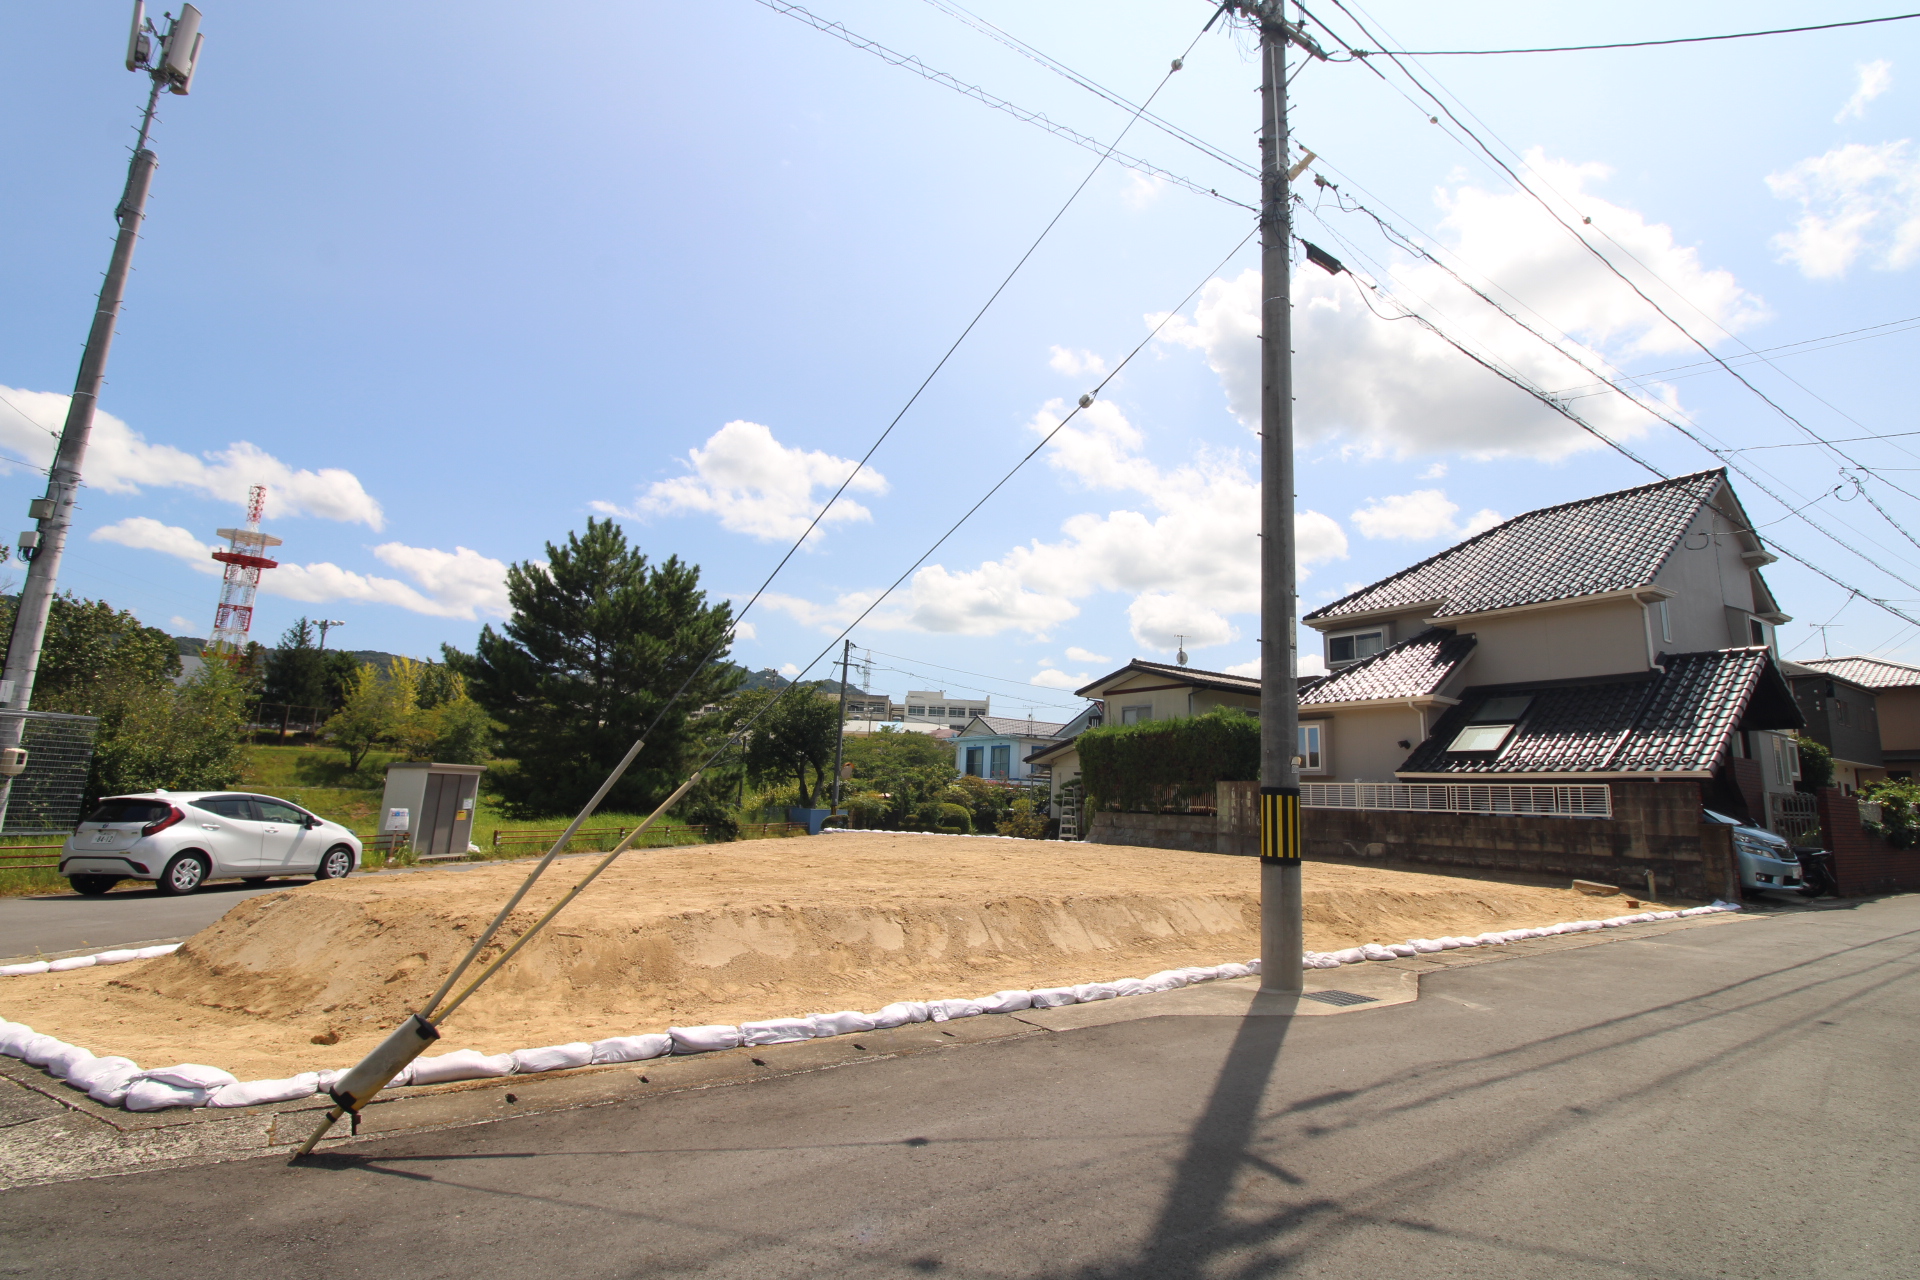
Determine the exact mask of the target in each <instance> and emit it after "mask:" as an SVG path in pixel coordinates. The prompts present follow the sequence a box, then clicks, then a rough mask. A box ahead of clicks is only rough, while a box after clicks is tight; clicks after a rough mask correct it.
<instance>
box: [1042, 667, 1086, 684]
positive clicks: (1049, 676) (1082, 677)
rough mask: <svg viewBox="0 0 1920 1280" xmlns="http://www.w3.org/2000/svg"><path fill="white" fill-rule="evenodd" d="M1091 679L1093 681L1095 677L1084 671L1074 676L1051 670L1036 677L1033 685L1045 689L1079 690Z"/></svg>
mask: <svg viewBox="0 0 1920 1280" xmlns="http://www.w3.org/2000/svg"><path fill="white" fill-rule="evenodd" d="M1091 679H1093V677H1092V676H1090V675H1088V674H1087V673H1086V672H1084V671H1082V672H1081V673H1080V674H1079V675H1077V676H1074V675H1068V674H1067V673H1066V672H1064V671H1055V670H1052V669H1051V668H1049V669H1048V670H1045V671H1042V672H1040V673H1039V674H1038V675H1036V676H1034V678H1033V680H1032V681H1031V683H1033V684H1037V685H1039V686H1041V687H1042V688H1044V689H1078V688H1080V687H1081V686H1082V685H1084V684H1086V682H1087V681H1089V680H1091Z"/></svg>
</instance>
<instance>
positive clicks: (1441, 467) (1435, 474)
mask: <svg viewBox="0 0 1920 1280" xmlns="http://www.w3.org/2000/svg"><path fill="white" fill-rule="evenodd" d="M1446 474H1447V464H1446V463H1444V462H1436V463H1434V464H1433V465H1432V466H1430V467H1428V468H1427V469H1426V470H1425V471H1422V472H1421V473H1420V478H1421V479H1422V480H1442V479H1445V478H1446Z"/></svg>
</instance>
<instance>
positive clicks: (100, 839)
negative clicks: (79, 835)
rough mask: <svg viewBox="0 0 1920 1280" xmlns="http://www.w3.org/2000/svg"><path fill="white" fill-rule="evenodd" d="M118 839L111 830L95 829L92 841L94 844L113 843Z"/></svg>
mask: <svg viewBox="0 0 1920 1280" xmlns="http://www.w3.org/2000/svg"><path fill="white" fill-rule="evenodd" d="M119 839H120V837H119V836H117V835H115V834H114V833H113V832H111V831H96V832H94V835H93V842H94V843H95V844H113V843H115V842H117V841H118V840H119Z"/></svg>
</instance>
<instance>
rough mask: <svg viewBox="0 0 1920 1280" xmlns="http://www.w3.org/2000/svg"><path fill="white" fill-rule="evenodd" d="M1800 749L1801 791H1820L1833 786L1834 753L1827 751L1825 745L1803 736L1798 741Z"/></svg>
mask: <svg viewBox="0 0 1920 1280" xmlns="http://www.w3.org/2000/svg"><path fill="white" fill-rule="evenodd" d="M1797 743H1798V745H1799V748H1800V789H1801V790H1803V791H1818V790H1819V789H1820V788H1822V787H1830V786H1832V785H1833V752H1831V751H1829V750H1827V748H1826V745H1825V744H1824V743H1820V742H1815V741H1814V740H1813V739H1812V738H1809V737H1806V736H1805V735H1802V736H1801V737H1800V738H1798V739H1797Z"/></svg>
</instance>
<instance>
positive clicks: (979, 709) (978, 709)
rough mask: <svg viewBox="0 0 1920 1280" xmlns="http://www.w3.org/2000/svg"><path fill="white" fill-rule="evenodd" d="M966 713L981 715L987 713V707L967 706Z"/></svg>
mask: <svg viewBox="0 0 1920 1280" xmlns="http://www.w3.org/2000/svg"><path fill="white" fill-rule="evenodd" d="M967 713H968V714H969V715H976V716H983V715H985V714H987V709H986V708H985V707H969V708H967Z"/></svg>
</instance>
